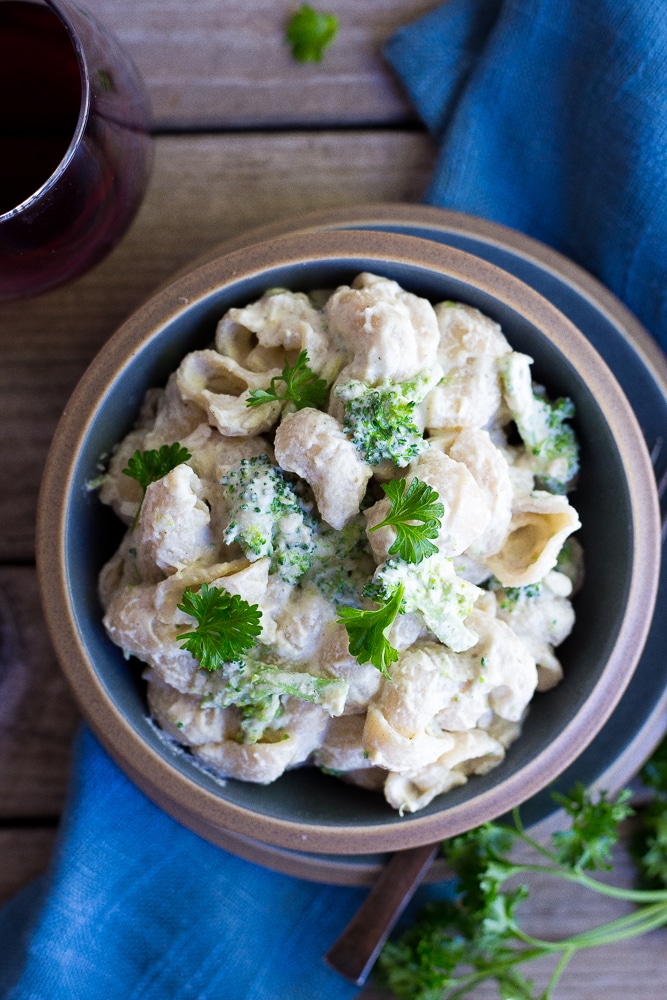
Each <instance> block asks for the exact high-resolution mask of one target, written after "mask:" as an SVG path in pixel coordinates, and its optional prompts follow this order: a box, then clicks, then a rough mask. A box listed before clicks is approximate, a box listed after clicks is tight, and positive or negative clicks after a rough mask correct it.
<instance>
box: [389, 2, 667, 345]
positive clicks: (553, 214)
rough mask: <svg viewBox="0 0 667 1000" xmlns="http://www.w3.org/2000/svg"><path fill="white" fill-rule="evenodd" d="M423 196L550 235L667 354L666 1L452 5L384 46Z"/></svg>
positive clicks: (550, 240)
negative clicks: (426, 174) (418, 159)
mask: <svg viewBox="0 0 667 1000" xmlns="http://www.w3.org/2000/svg"><path fill="white" fill-rule="evenodd" d="M385 54H386V57H387V59H388V61H389V62H390V64H391V65H392V66H393V67H394V69H395V70H396V72H397V73H398V75H399V77H400V78H401V80H402V82H403V84H404V86H405V89H406V90H407V93H408V95H409V96H410V98H411V99H412V101H413V103H414V105H415V107H416V109H417V110H418V112H419V114H420V116H421V118H422V119H423V121H424V123H425V124H426V126H427V127H428V129H429V130H430V132H431V133H432V134H433V136H434V137H435V139H436V140H437V142H438V147H439V155H438V159H437V164H436V167H435V171H434V175H433V178H432V180H431V184H430V186H429V188H428V191H427V193H426V196H425V200H426V201H427V202H429V203H431V204H433V205H439V206H441V207H445V208H452V209H457V210H459V211H463V212H470V213H472V214H474V215H479V216H482V217H484V218H486V219H490V220H492V221H494V222H499V223H502V224H504V225H507V226H511V227H513V228H514V229H518V230H520V231H521V232H523V233H526V234H528V235H529V236H533V237H535V238H536V239H539V240H542V241H543V242H544V243H546V244H548V245H549V246H551V247H553V248H554V249H556V250H559V251H561V253H564V254H565V255H566V256H568V257H570V258H571V259H572V260H574V261H576V262H577V263H578V264H580V265H581V266H583V267H585V268H586V269H587V270H588V271H590V272H591V273H592V274H594V275H595V276H596V277H597V278H599V279H600V280H601V281H602V282H603V284H605V285H606V286H607V287H608V288H609V289H610V290H611V291H612V292H614V293H615V294H616V295H617V296H618V297H619V298H620V299H621V300H622V301H623V302H625V304H626V305H627V306H628V307H629V308H630V309H631V310H632V311H633V312H634V313H635V315H636V316H637V317H638V318H639V319H640V320H641V321H642V322H643V323H644V325H645V326H646V328H647V329H648V330H649V332H650V333H652V334H653V336H654V337H656V338H657V339H658V341H659V343H660V344H661V345H662V347H663V349H667V4H665V3H664V2H661V0H449V2H448V3H446V4H444V5H443V6H441V7H439V8H437V9H436V10H434V11H433V12H432V13H431V14H429V15H427V16H426V17H424V18H423V19H422V20H420V21H419V22H417V23H415V24H413V25H410V26H408V27H406V28H404V29H402V30H399V31H398V33H397V34H396V35H394V37H393V38H392V39H390V41H389V43H388V46H387V48H386V53H385Z"/></svg>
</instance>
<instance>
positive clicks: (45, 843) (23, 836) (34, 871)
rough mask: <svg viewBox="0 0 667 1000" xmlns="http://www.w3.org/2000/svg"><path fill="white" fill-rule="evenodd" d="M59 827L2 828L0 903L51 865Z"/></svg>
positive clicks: (0, 838) (0, 843)
mask: <svg viewBox="0 0 667 1000" xmlns="http://www.w3.org/2000/svg"><path fill="white" fill-rule="evenodd" d="M56 833H57V831H56V828H55V827H51V826H45V827H37V828H36V829H16V828H14V829H12V828H9V829H3V830H0V906H2V904H3V903H5V902H7V900H8V899H11V897H12V896H13V895H14V894H15V893H17V892H18V891H19V890H20V889H22V888H23V887H24V886H25V885H27V884H28V882H32V880H33V879H34V878H37V876H38V875H42V874H43V873H44V872H45V871H46V870H47V868H48V866H49V862H50V860H51V855H52V853H53V845H54V843H55V839H56Z"/></svg>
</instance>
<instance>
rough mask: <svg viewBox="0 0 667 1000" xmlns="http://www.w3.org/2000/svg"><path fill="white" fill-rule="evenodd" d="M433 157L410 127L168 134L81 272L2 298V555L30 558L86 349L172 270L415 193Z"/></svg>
mask: <svg viewBox="0 0 667 1000" xmlns="http://www.w3.org/2000/svg"><path fill="white" fill-rule="evenodd" d="M433 158H434V150H433V147H432V145H431V143H430V141H429V140H428V138H427V137H426V136H425V135H423V134H421V133H415V132H402V131H379V132H370V133H367V132H362V131H354V130H352V131H350V132H341V133H331V132H316V133H310V132H303V133H255V134H247V135H246V134H238V133H234V134H229V135H221V136H194V137H191V136H190V137H181V136H167V137H162V138H160V139H159V140H158V141H157V143H156V156H155V168H154V172H153V176H152V180H151V184H150V188H149V191H148V194H147V197H146V200H145V203H144V205H143V206H142V209H141V210H140V213H139V215H138V217H137V219H136V220H135V222H134V224H133V226H132V228H131V229H130V231H129V232H128V233H127V234H126V236H125V238H124V239H123V240H122V242H121V243H120V245H119V246H118V247H117V248H116V249H115V250H114V251H113V253H112V254H111V255H110V256H109V257H108V258H107V259H106V260H105V261H103V262H102V263H101V264H100V265H98V266H97V267H96V268H95V269H94V270H93V271H91V272H90V273H89V274H88V275H86V276H84V277H83V278H81V279H79V280H78V281H75V282H73V283H72V284H70V285H68V286H66V287H65V288H63V289H59V290H57V291H55V292H52V293H48V294H46V295H42V296H38V297H36V298H34V299H30V300H24V301H16V302H5V303H0V420H2V427H3V435H2V438H1V439H0V462H1V463H2V468H3V473H4V486H3V490H2V491H0V519H1V521H0V523H2V524H3V525H4V530H3V532H2V535H1V536H0V562H2V561H8V560H11V561H31V560H32V559H33V558H34V520H35V508H36V500H37V492H38V489H39V482H40V479H41V474H42V468H43V465H44V459H45V456H46V452H47V450H48V445H49V442H50V440H51V437H52V435H53V431H54V429H55V426H56V423H57V420H58V417H59V415H60V413H62V410H63V408H64V406H65V403H66V401H67V399H68V397H69V395H70V393H71V392H72V390H73V388H74V386H75V384H76V382H77V380H78V379H79V377H80V376H81V374H82V373H83V371H84V369H85V367H86V365H87V364H88V362H89V361H90V360H91V359H92V357H93V355H94V354H95V352H96V351H97V350H98V349H99V347H100V346H101V345H102V344H103V343H104V341H105V340H106V339H107V338H108V337H109V335H110V334H111V333H112V332H113V330H114V329H115V328H116V327H117V326H118V325H119V324H120V323H121V321H122V320H123V319H124V318H125V317H126V316H127V315H129V314H130V312H132V310H133V309H135V308H136V307H137V306H138V305H139V303H140V302H141V301H142V300H143V299H145V298H146V297H147V296H148V295H149V294H150V292H151V291H153V290H154V289H155V287H156V286H157V285H158V284H160V283H161V282H162V281H163V280H165V279H166V278H167V277H168V276H169V275H170V274H171V273H173V272H174V271H175V270H176V269H177V268H180V267H181V266H183V265H184V264H186V263H187V262H188V261H190V260H192V258H194V257H196V256H198V255H199V254H201V253H204V252H205V251H208V250H209V249H210V248H211V247H213V246H215V245H217V244H218V243H220V242H222V241H223V240H225V239H226V238H228V237H230V236H233V235H236V234H238V233H241V232H243V231H244V230H246V229H251V228H253V227H255V226H258V225H262V224H263V223H266V222H270V221H273V220H275V219H282V218H286V219H289V218H294V217H296V216H298V215H300V214H302V213H303V212H307V211H310V210H314V209H317V208H328V207H335V206H343V205H353V204H359V203H362V202H378V201H385V202H386V201H408V202H414V201H417V200H418V199H419V197H420V195H421V193H422V191H423V189H424V186H425V184H426V182H427V179H428V177H429V175H430V172H431V169H432V164H433Z"/></svg>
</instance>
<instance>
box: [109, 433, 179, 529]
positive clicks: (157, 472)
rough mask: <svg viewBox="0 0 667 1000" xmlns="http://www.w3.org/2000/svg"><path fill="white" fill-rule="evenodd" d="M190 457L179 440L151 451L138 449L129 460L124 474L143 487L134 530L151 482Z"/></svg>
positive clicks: (133, 524)
mask: <svg viewBox="0 0 667 1000" xmlns="http://www.w3.org/2000/svg"><path fill="white" fill-rule="evenodd" d="M189 458H192V456H191V455H190V452H189V451H188V449H187V448H184V447H183V445H182V444H180V443H179V442H178V441H174V443H173V444H163V445H162V446H161V447H160V448H159V449H155V448H151V449H150V450H149V451H139V449H137V450H136V451H135V453H134V455H133V456H132V458H131V459H130V460H129V461H128V463H127V466H126V467H125V468H124V469H123V475H124V476H129V477H130V479H134V480H136V481H137V482H138V483H139V485H140V486H141V489H142V494H141V500H140V502H139V506H138V507H137V512H136V514H135V515H134V520H133V522H132V530H134V528H135V526H136V524H137V521H138V520H139V514H140V513H141V507H142V505H143V502H144V497H145V496H146V490H147V489H148V487H149V486H150V484H151V483H155V482H157V481H158V479H162V478H163V477H164V476H166V475H167V473H168V472H171V470H172V469H175V468H176V466H177V465H182V464H183V462H187V461H188V459H189Z"/></svg>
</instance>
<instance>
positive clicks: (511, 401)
mask: <svg viewBox="0 0 667 1000" xmlns="http://www.w3.org/2000/svg"><path fill="white" fill-rule="evenodd" d="M531 363H532V359H531V358H529V357H528V356H527V355H525V354H519V353H517V352H512V353H511V354H508V355H507V356H506V357H505V358H504V359H503V361H502V363H501V369H500V376H501V381H502V384H503V390H504V395H505V400H506V402H507V405H508V407H509V409H510V413H511V414H512V418H513V419H514V422H515V424H516V427H517V430H518V432H519V435H520V437H521V440H522V441H523V443H524V445H525V447H526V450H527V452H528V454H529V459H530V468H531V471H532V472H533V475H534V476H535V479H536V482H537V485H538V486H540V487H541V488H542V489H546V490H549V492H551V493H565V492H567V491H568V490H570V489H572V486H573V482H574V478H575V476H576V474H577V472H578V471H579V445H578V442H577V438H576V435H575V433H574V430H573V428H572V427H571V426H570V424H569V423H567V421H568V420H571V419H572V417H574V403H573V402H572V400H571V399H569V398H567V397H563V398H560V399H557V400H555V402H550V401H549V399H548V398H547V395H546V392H545V390H544V389H543V388H542V387H541V386H537V385H534V384H533V382H532V380H531V374H530V365H531Z"/></svg>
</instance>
